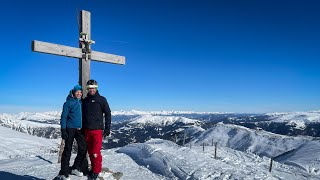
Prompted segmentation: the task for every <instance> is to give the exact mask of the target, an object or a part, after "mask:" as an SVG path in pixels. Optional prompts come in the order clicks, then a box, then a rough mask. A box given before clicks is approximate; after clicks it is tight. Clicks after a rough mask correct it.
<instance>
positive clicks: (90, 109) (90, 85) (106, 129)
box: [82, 80, 111, 179]
mask: <svg viewBox="0 0 320 180" xmlns="http://www.w3.org/2000/svg"><path fill="white" fill-rule="evenodd" d="M86 88H87V89H88V96H87V97H86V98H84V99H83V101H82V117H83V128H84V132H85V138H86V142H87V146H88V154H89V157H90V161H91V166H92V172H91V173H90V174H89V177H90V178H91V179H97V178H98V175H99V173H100V172H101V170H102V156H101V152H100V150H101V147H102V135H103V136H104V137H105V136H109V134H110V125H111V110H110V108H109V104H108V102H107V100H106V98H105V97H103V96H100V94H99V92H98V90H97V89H98V83H97V82H96V81H95V80H89V81H88V82H87V84H86ZM103 114H104V116H105V122H103Z"/></svg>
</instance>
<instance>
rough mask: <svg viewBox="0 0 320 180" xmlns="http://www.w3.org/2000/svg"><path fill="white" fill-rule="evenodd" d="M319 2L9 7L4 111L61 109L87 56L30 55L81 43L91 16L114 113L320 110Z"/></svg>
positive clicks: (99, 1) (102, 86)
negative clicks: (82, 15) (34, 47)
mask: <svg viewBox="0 0 320 180" xmlns="http://www.w3.org/2000/svg"><path fill="white" fill-rule="evenodd" d="M319 5H320V3H318V2H317V1H302V0H300V1H297V0H277V1H275V0H260V1H254V0H252V1H247V0H244V1H236V0H235V1H222V0H221V1H215V0H207V1H205V0H197V1H195V0H194V1H188V0H187V1H185V0H163V1H156V0H143V1H142V0H137V1H130V0H127V1H124V0H68V1H67V2H66V1H59V0H55V1H39V0H38V1H36V0H28V1H22V0H21V1H18V0H12V1H4V2H2V4H1V7H2V8H1V9H2V10H1V11H0V14H1V16H2V18H1V24H2V25H1V26H2V28H0V33H1V35H2V36H1V39H2V43H1V45H0V47H1V54H2V58H1V60H0V62H1V66H0V82H1V83H0V89H1V91H2V92H1V94H0V99H1V101H0V112H20V111H48V110H60V109H61V108H62V104H63V103H64V101H65V98H66V95H67V93H68V91H69V89H71V88H72V87H73V86H74V85H75V84H77V82H78V60H77V59H73V58H66V57H60V56H54V55H47V54H41V53H35V52H31V41H32V40H41V41H47V42H52V43H58V44H64V45H68V46H74V47H76V46H77V45H78V44H77V43H78V42H77V39H78V29H77V23H76V19H77V14H78V11H79V10H81V9H84V10H89V11H91V13H92V14H91V15H92V39H93V40H95V41H96V44H94V45H93V46H92V48H93V49H94V50H97V51H103V52H108V53H113V54H119V55H123V56H126V59H127V64H126V65H125V66H120V65H113V64H106V63H100V62H91V78H93V79H96V80H97V81H98V83H99V91H100V93H101V94H102V95H104V96H106V97H107V99H108V101H109V104H110V106H111V109H112V110H130V109H138V110H193V111H228V112H250V113H264V112H274V111H307V110H319V109H320V83H319V82H320V43H319V42H320V34H319V32H320V11H319V10H318V7H319Z"/></svg>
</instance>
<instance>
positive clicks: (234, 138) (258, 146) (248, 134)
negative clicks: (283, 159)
mask: <svg viewBox="0 0 320 180" xmlns="http://www.w3.org/2000/svg"><path fill="white" fill-rule="evenodd" d="M310 139H311V138H307V137H291V136H284V135H278V134H274V133H270V132H266V131H262V130H261V131H258V130H252V129H249V128H245V127H242V126H238V125H230V124H222V123H218V124H217V125H216V126H215V127H213V128H210V129H208V130H206V131H204V132H203V133H202V134H201V135H200V136H199V137H197V138H195V139H193V140H192V144H196V145H201V144H202V143H207V144H211V143H212V140H213V141H214V142H218V144H219V145H220V146H227V147H230V148H232V149H236V150H240V151H246V152H252V153H255V154H258V155H262V156H268V157H276V156H278V155H280V154H282V153H285V152H288V151H291V150H293V149H296V148H298V147H299V146H301V145H302V144H305V143H306V142H308V141H310Z"/></svg>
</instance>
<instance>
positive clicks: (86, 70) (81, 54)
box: [32, 10, 125, 97]
mask: <svg viewBox="0 0 320 180" xmlns="http://www.w3.org/2000/svg"><path fill="white" fill-rule="evenodd" d="M80 20H81V21H80V29H79V31H80V32H79V33H80V37H79V42H80V43H79V48H75V47H69V46H63V45H59V44H52V43H47V42H42V41H36V40H34V41H32V51H34V52H41V53H47V54H55V55H59V56H67V57H72V58H79V84H80V85H81V86H82V87H83V96H84V97H85V96H86V95H87V89H86V87H85V86H86V83H87V81H88V80H89V79H90V60H91V59H92V60H94V61H100V62H107V63H113V64H120V65H124V64H125V57H124V56H118V55H114V54H107V53H102V52H98V51H92V50H91V44H93V43H95V42H94V41H92V40H91V39H90V37H91V13H90V12H89V11H84V10H82V11H80Z"/></svg>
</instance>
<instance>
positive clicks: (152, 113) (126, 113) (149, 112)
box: [112, 110, 233, 116]
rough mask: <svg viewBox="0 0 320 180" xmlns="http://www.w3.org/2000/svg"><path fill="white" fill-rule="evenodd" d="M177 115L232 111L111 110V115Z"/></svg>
mask: <svg viewBox="0 0 320 180" xmlns="http://www.w3.org/2000/svg"><path fill="white" fill-rule="evenodd" d="M174 114H175V115H179V114H233V112H196V111H139V110H130V111H124V110H120V111H113V112H112V115H162V116H166V115H174Z"/></svg>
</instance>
